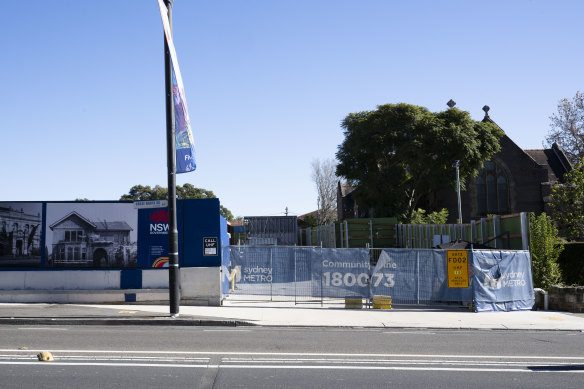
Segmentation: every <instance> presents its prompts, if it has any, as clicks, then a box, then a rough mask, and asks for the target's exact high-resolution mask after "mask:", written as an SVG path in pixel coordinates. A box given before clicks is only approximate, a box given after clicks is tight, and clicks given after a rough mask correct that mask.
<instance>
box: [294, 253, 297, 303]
mask: <svg viewBox="0 0 584 389" xmlns="http://www.w3.org/2000/svg"><path fill="white" fill-rule="evenodd" d="M296 294H297V293H296V250H294V305H296V303H297V300H296Z"/></svg>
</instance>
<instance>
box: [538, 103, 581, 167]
mask: <svg viewBox="0 0 584 389" xmlns="http://www.w3.org/2000/svg"><path fill="white" fill-rule="evenodd" d="M550 119H551V121H552V123H551V129H550V132H549V134H548V137H547V138H546V141H547V143H548V144H550V145H551V144H552V143H554V142H555V143H557V144H558V145H560V146H561V147H562V149H564V151H565V152H566V155H567V156H568V159H569V160H570V162H572V163H578V162H579V161H580V160H581V159H582V158H584V93H582V92H576V96H574V98H573V99H571V100H569V99H562V100H560V101H559V102H558V112H557V113H555V114H554V115H552V116H551V117H550Z"/></svg>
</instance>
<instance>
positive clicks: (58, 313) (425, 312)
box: [0, 300, 584, 331]
mask: <svg viewBox="0 0 584 389" xmlns="http://www.w3.org/2000/svg"><path fill="white" fill-rule="evenodd" d="M0 325H177V326H253V325H259V326H286V327H349V328H351V327H359V328H429V329H476V330H538V331H557V330H561V331H584V314H573V313H568V312H557V311H522V312H492V313H475V312H471V311H469V310H468V308H464V307H460V306H452V305H432V306H424V305H422V306H417V305H408V306H405V305H404V306H401V305H394V306H393V308H392V309H391V310H377V309H375V310H374V309H369V308H363V309H345V308H344V307H343V305H340V304H331V303H325V304H323V305H321V304H320V303H312V304H307V303H303V304H294V302H270V301H238V300H227V301H226V302H225V303H224V305H223V306H221V307H206V306H181V307H180V311H179V316H178V317H176V318H172V317H170V314H169V306H168V304H163V305H127V304H124V305H79V304H18V303H14V304H0Z"/></svg>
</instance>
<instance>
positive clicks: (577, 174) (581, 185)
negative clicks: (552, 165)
mask: <svg viewBox="0 0 584 389" xmlns="http://www.w3.org/2000/svg"><path fill="white" fill-rule="evenodd" d="M564 180H565V182H564V183H563V184H556V185H555V186H554V188H553V189H552V195H551V200H552V201H551V203H550V205H551V208H552V217H553V219H554V220H555V221H556V222H557V223H558V224H559V227H560V229H561V232H562V235H564V236H565V237H566V238H568V239H569V240H583V239H584V159H582V161H581V162H580V163H578V164H576V165H575V166H574V168H573V169H572V170H571V171H570V172H569V173H567V174H566V175H565V176H564Z"/></svg>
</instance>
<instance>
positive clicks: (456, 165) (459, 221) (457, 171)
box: [454, 160, 462, 224]
mask: <svg viewBox="0 0 584 389" xmlns="http://www.w3.org/2000/svg"><path fill="white" fill-rule="evenodd" d="M454 166H455V167H456V192H457V194H458V223H459V224H462V205H461V202H460V172H459V170H460V169H459V167H460V160H457V161H456V162H455V163H454Z"/></svg>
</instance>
